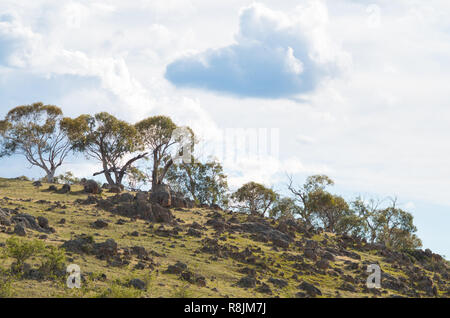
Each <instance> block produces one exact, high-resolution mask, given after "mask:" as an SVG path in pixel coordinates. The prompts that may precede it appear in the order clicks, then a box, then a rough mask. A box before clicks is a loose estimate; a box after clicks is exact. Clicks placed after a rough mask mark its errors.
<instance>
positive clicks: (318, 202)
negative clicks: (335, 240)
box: [308, 188, 351, 232]
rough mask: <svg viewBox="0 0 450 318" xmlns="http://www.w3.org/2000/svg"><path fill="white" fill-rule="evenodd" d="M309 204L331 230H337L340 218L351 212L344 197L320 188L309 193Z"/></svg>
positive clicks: (327, 228)
mask: <svg viewBox="0 0 450 318" xmlns="http://www.w3.org/2000/svg"><path fill="white" fill-rule="evenodd" d="M308 206H309V209H310V210H311V211H312V213H313V214H314V215H315V216H316V217H317V218H318V219H319V220H320V222H321V224H322V225H323V227H324V228H325V229H326V230H327V231H329V232H336V227H337V224H338V222H339V220H340V219H341V218H342V217H344V216H348V215H350V214H351V212H350V209H349V206H348V204H347V202H345V200H344V199H343V198H342V197H340V196H336V195H333V194H331V193H329V192H327V191H324V190H322V189H320V188H319V189H317V190H314V191H313V192H310V193H309V194H308Z"/></svg>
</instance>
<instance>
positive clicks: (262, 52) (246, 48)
mask: <svg viewBox="0 0 450 318" xmlns="http://www.w3.org/2000/svg"><path fill="white" fill-rule="evenodd" d="M297 10H298V13H299V14H297V15H294V16H292V15H288V14H285V13H283V12H279V11H274V10H271V9H269V8H267V7H265V6H263V5H261V4H258V3H253V4H252V5H250V6H248V7H246V8H244V9H242V10H241V12H240V17H239V20H240V23H239V32H238V34H237V35H236V43H233V44H231V45H229V46H226V47H223V48H219V49H209V50H207V51H205V52H201V53H196V54H190V55H185V56H182V57H180V58H178V59H176V60H175V61H174V62H173V63H171V64H169V65H168V67H167V72H166V78H167V79H168V80H170V81H171V82H172V83H174V84H175V85H177V86H180V87H195V88H203V89H209V90H213V91H219V92H224V93H228V94H233V95H237V96H243V97H262V98H282V97H288V98H289V97H293V96H296V95H299V94H302V93H307V92H311V91H314V89H315V88H316V87H317V85H318V84H319V83H320V82H321V81H323V80H325V79H326V78H327V77H333V76H336V75H337V74H339V73H340V72H341V71H342V70H343V69H344V68H345V67H347V66H348V65H349V61H350V58H349V55H348V54H347V53H345V52H343V51H342V50H340V49H339V48H338V46H337V45H335V44H334V43H332V41H331V39H330V37H329V36H328V32H327V24H328V17H327V8H326V6H324V5H323V4H322V3H321V2H317V1H315V2H312V3H311V4H310V5H307V6H302V7H298V8H297Z"/></svg>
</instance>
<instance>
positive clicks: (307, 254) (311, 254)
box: [304, 249, 317, 261]
mask: <svg viewBox="0 0 450 318" xmlns="http://www.w3.org/2000/svg"><path fill="white" fill-rule="evenodd" d="M304 255H305V257H306V258H309V259H310V260H313V261H315V260H316V259H317V254H316V252H315V251H314V250H313V249H305V252H304Z"/></svg>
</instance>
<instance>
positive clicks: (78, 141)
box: [61, 112, 148, 186]
mask: <svg viewBox="0 0 450 318" xmlns="http://www.w3.org/2000/svg"><path fill="white" fill-rule="evenodd" d="M61 125H62V127H63V129H64V130H65V131H66V132H67V135H68V137H69V139H70V141H71V143H72V146H73V149H74V150H75V151H79V152H82V153H84V154H85V155H86V156H87V157H88V158H93V159H96V160H98V161H100V162H101V164H102V168H103V170H102V171H100V172H96V173H94V175H100V174H104V175H105V178H106V180H107V182H108V183H109V184H110V185H118V186H121V185H122V182H123V180H124V177H125V175H126V173H127V171H128V169H130V168H131V167H132V165H133V164H134V163H135V162H136V161H137V160H140V159H142V158H145V157H146V155H147V154H148V153H147V152H145V151H144V148H143V144H142V142H141V140H140V138H139V135H138V133H137V130H136V128H135V126H134V125H132V124H129V123H127V122H125V121H123V120H119V119H117V118H116V117H114V116H113V115H111V114H109V113H106V112H102V113H98V114H95V115H94V116H91V115H81V116H79V117H77V118H74V119H72V118H64V119H63V120H62V123H61Z"/></svg>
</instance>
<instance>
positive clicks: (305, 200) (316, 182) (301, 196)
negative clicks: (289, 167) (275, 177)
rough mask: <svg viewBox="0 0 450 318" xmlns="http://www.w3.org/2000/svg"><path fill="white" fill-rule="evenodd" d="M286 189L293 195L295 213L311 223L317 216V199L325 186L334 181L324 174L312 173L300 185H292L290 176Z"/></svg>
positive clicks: (307, 222)
mask: <svg viewBox="0 0 450 318" xmlns="http://www.w3.org/2000/svg"><path fill="white" fill-rule="evenodd" d="M289 181H290V182H289V185H288V189H289V191H290V192H291V193H292V195H293V199H294V200H295V202H296V204H297V206H298V207H299V208H298V209H297V214H298V215H299V216H300V217H301V218H302V220H303V221H305V223H306V224H308V225H313V223H314V221H315V219H316V218H317V213H316V212H317V211H315V209H316V208H317V202H316V201H317V199H319V198H318V197H319V195H320V194H322V193H324V191H325V188H326V187H327V186H330V185H333V184H334V181H333V180H331V179H330V178H329V177H328V176H326V175H313V176H310V177H308V178H307V179H306V182H305V183H304V184H303V185H302V186H300V187H294V185H293V181H292V178H291V177H290V178H289Z"/></svg>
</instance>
